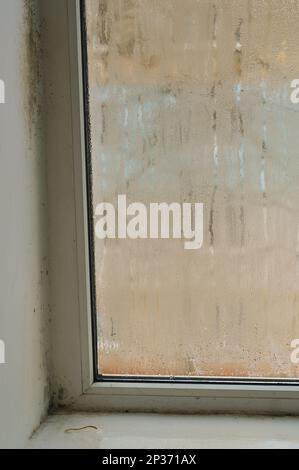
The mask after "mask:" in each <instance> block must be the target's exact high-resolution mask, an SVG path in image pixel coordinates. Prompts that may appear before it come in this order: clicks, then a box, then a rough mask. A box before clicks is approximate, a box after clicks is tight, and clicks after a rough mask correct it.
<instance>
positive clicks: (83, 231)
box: [44, 0, 299, 415]
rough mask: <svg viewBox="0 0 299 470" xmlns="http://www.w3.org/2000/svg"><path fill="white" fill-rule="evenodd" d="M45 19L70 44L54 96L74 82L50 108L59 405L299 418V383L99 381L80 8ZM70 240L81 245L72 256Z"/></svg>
mask: <svg viewBox="0 0 299 470" xmlns="http://www.w3.org/2000/svg"><path fill="white" fill-rule="evenodd" d="M44 13H45V14H46V16H48V15H49V18H50V19H49V23H48V36H47V39H46V43H47V46H48V47H49V48H50V50H51V47H52V45H53V42H55V41H63V40H64V41H67V42H68V44H66V45H65V50H64V51H62V52H61V53H60V57H58V58H55V59H53V60H52V63H50V65H49V69H48V70H49V74H50V75H51V74H52V79H53V81H52V83H51V92H52V93H53V89H54V95H55V88H56V89H57V90H58V89H59V87H61V76H62V77H63V76H64V78H65V79H66V80H69V83H68V85H67V84H65V85H64V87H65V94H64V98H63V101H62V102H61V100H60V99H59V96H57V99H52V100H50V102H49V104H48V106H51V107H52V109H49V110H48V127H49V128H48V130H47V137H48V139H47V140H48V144H47V152H48V161H49V167H50V170H49V173H50V176H49V194H50V204H51V201H52V210H51V208H50V235H51V234H52V236H53V241H52V250H50V256H52V258H53V260H52V276H60V277H62V280H61V283H62V285H65V286H66V288H65V291H63V289H62V288H61V287H60V284H59V285H57V286H55V285H54V286H53V288H52V297H53V299H54V302H53V323H54V327H52V344H53V374H52V383H53V389H54V395H53V399H54V404H55V405H64V406H67V407H69V408H71V409H76V410H89V411H92V410H93V411H94V410H99V411H115V410H117V411H154V412H155V411H156V412H185V413H197V412H198V413H199V412H204V413H213V412H218V413H219V412H223V413H242V412H244V413H268V414H272V415H276V414H299V384H298V382H293V383H292V382H291V381H286V382H285V383H283V382H279V381H277V380H276V381H275V380H273V381H272V382H269V381H268V383H258V382H253V383H250V381H248V382H246V381H243V383H241V382H239V383H237V382H236V383H233V382H232V381H231V382H230V383H224V382H221V381H218V382H217V383H216V382H214V383H213V382H212V381H210V382H209V383H208V382H205V383H200V382H196V383H195V382H194V383H176V382H173V383H172V382H167V383H155V382H150V383H147V382H142V381H139V382H138V383H137V382H136V383H135V382H131V381H130V382H124V381H122V382H117V381H111V382H109V381H108V382H107V381H105V382H95V381H94V364H93V344H92V343H93V333H92V314H91V300H90V275H89V273H90V265H89V260H90V256H89V240H88V214H87V187H86V171H87V169H86V158H85V157H86V155H85V151H86V146H85V116H84V97H83V82H82V80H83V79H82V49H81V46H82V44H81V20H80V0H51V2H48V0H44ZM57 15H59V16H60V23H61V24H60V27H59V22H58V23H57V21H56V17H57ZM51 18H52V21H51ZM64 27H66V28H67V29H68V31H67V32H66V31H65V30H64ZM63 54H65V55H66V56H68V60H67V61H64V60H63V57H64V56H63ZM57 67H61V70H60V75H61V76H60V78H59V79H57V80H56V78H55V77H56V74H57ZM53 83H54V84H53ZM68 87H69V88H68ZM67 91H69V94H68V93H67ZM58 113H64V116H65V117H66V118H67V119H68V122H64V124H63V125H64V126H65V132H66V133H67V132H68V133H69V136H68V137H69V140H70V141H71V142H70V143H71V145H68V146H66V145H65V143H63V142H61V141H59V139H56V140H55V132H57V130H58V127H57V126H58V125H61V123H60V124H58V123H57V122H56V119H57V115H58ZM51 116H52V118H51ZM66 137H67V135H66ZM49 142H50V143H49ZM54 152H55V156H54ZM61 159H65V166H61V167H59V165H62V164H61ZM57 172H58V173H57ZM51 175H52V176H51ZM57 175H58V176H57ZM54 192H55V196H54ZM66 194H67V197H68V204H69V205H72V204H73V207H72V209H73V218H72V222H73V224H68V226H63V227H60V226H61V225H62V224H61V220H62V219H63V213H61V212H62V209H61V208H60V204H61V199H60V198H62V197H65V195H66ZM51 212H52V219H51ZM57 212H58V214H57ZM59 217H60V218H59ZM56 219H57V220H56ZM51 220H52V225H51ZM59 222H60V225H59ZM70 226H71V228H70ZM72 230H73V233H72ZM67 231H68V232H67ZM70 236H71V237H73V240H74V243H73V245H72V247H71V248H68V247H67V243H69V238H70ZM68 250H69V251H68ZM64 252H68V253H69V254H70V255H71V254H72V253H73V254H74V257H75V259H76V263H75V268H74V269H73V270H69V271H68V270H67V266H66V263H67V259H63V256H61V253H64ZM50 264H51V260H50ZM54 284H55V283H54ZM64 292H65V295H63V294H64ZM68 303H70V305H68Z"/></svg>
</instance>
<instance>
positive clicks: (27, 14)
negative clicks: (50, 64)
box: [21, 0, 42, 137]
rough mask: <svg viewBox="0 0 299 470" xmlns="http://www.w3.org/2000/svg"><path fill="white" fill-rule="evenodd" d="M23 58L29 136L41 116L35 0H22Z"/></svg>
mask: <svg viewBox="0 0 299 470" xmlns="http://www.w3.org/2000/svg"><path fill="white" fill-rule="evenodd" d="M23 24H24V30H23V31H24V33H23V41H22V42H23V44H24V48H23V56H22V58H23V60H22V70H21V79H22V85H23V90H24V97H23V98H24V102H23V106H24V113H25V116H26V122H27V124H28V130H29V135H30V137H31V136H32V133H33V130H34V128H35V126H36V125H37V124H38V122H39V118H40V117H41V93H42V86H41V83H42V68H41V53H42V51H41V33H40V23H39V13H38V2H37V0H24V14H23Z"/></svg>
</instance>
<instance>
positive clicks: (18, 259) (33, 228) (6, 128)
mask: <svg viewBox="0 0 299 470" xmlns="http://www.w3.org/2000/svg"><path fill="white" fill-rule="evenodd" d="M0 8H1V15H0V78H1V79H3V80H4V81H5V85H6V103H5V104H0V159H1V160H0V161H1V170H0V214H1V225H0V228H1V229H0V247H1V248H0V253H1V268H0V338H1V339H2V340H4V341H5V346H6V364H4V365H0V447H23V446H24V445H25V442H26V440H27V439H28V437H29V436H30V435H31V434H32V432H33V431H34V429H35V428H36V427H38V425H39V423H40V421H41V419H42V417H43V416H44V415H45V413H46V410H47V408H48V396H49V386H48V376H47V361H48V359H47V349H48V341H47V333H46V331H47V327H48V310H49V309H48V299H47V293H48V268H47V215H46V211H47V205H46V180H45V159H44V152H43V132H42V119H41V115H42V99H41V97H42V90H41V86H40V84H41V83H42V81H41V67H40V61H39V57H40V48H39V36H40V32H39V19H38V12H37V10H36V2H34V1H21V0H1V3H0Z"/></svg>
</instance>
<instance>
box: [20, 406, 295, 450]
mask: <svg viewBox="0 0 299 470" xmlns="http://www.w3.org/2000/svg"><path fill="white" fill-rule="evenodd" d="M88 426H89V427H88ZM79 428H85V429H81V430H76V429H79ZM28 447H30V448H34V449H39V448H52V449H53V448H68V449H74V448H77V449H85V448H92V449H116V448H120V449H127V448H131V449H137V448H143V449H144V448H164V449H177V448H199V449H208V448H233V449H236V448H253V449H255V448H287V449H290V448H296V449H299V417H264V416H224V415H217V416H216V415H214V416H212V415H210V416H205V415H202V416H188V415H159V414H129V413H126V414H119V413H109V414H99V413H71V414H56V415H52V416H49V417H48V418H47V420H46V421H45V423H43V424H42V425H41V427H40V428H39V430H38V431H37V432H36V433H35V434H34V435H33V437H32V438H31V440H30V442H29V445H28Z"/></svg>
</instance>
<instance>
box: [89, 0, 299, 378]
mask: <svg viewBox="0 0 299 470" xmlns="http://www.w3.org/2000/svg"><path fill="white" fill-rule="evenodd" d="M85 6H86V30H87V56H86V57H87V61H88V64H86V66H88V97H89V113H90V114H89V117H90V119H89V121H88V122H89V123H90V126H89V129H88V130H89V133H90V147H89V151H90V155H89V156H90V166H91V168H90V169H91V171H90V175H91V176H90V191H91V192H92V197H91V198H90V217H91V218H92V227H91V230H92V236H93V243H92V248H93V249H92V256H93V262H92V265H93V268H94V272H93V273H92V276H93V280H94V302H95V305H94V309H95V315H96V324H97V330H96V357H97V361H98V365H97V375H98V376H100V378H105V376H119V377H121V376H136V377H137V376H147V377H156V378H161V377H164V378H169V377H178V378H179V377H183V378H186V377H192V378H194V377H197V378H200V377H227V378H234V377H239V378H240V377H242V378H261V379H263V378H287V379H293V378H296V377H297V376H298V373H299V370H298V366H297V365H296V364H294V363H293V362H292V361H291V349H290V347H291V342H292V340H293V339H294V338H296V335H298V319H297V317H298V315H297V312H298V309H299V303H298V302H299V300H298V299H299V297H298V280H299V279H298V276H299V271H298V266H299V265H298V233H299V232H298V230H299V229H298V227H299V226H298V220H299V219H298V216H299V211H298V205H297V199H298V195H299V194H298V193H299V190H298V183H297V181H298V177H299V167H298V164H297V149H298V142H297V140H298V133H297V131H296V129H297V128H298V124H299V115H298V113H297V108H296V105H294V104H292V102H291V101H290V93H291V89H290V83H291V81H292V79H293V78H294V77H295V76H299V63H298V60H297V58H296V56H297V50H296V47H294V38H296V37H297V36H298V33H297V24H298V20H299V3H298V2H291V3H290V2H289V1H276V0H269V1H266V2H259V1H253V2H247V1H245V0H244V1H243V0H241V1H216V2H215V1H214V0H213V1H212V0H205V1H197V0H187V1H184V2H182V1H180V0H166V1H163V2H161V1H155V0H130V1H125V0H120V1H107V0H97V1H90V0H86V2H85ZM86 98H87V95H86ZM103 202H105V203H106V205H105V204H104V205H103ZM162 202H164V203H167V205H168V208H170V207H171V204H173V203H175V204H176V206H175V208H176V209H178V210H180V209H181V208H182V207H183V204H186V203H187V204H188V203H190V204H193V205H194V204H195V203H202V204H203V208H204V212H203V221H204V222H203V240H204V241H203V244H202V246H200V248H199V249H190V250H186V249H184V242H185V240H184V237H182V236H180V235H181V233H180V231H179V234H178V236H177V237H176V236H175V233H174V230H172V229H173V227H174V224H175V214H174V212H173V211H172V210H170V211H169V212H170V213H168V214H167V216H169V224H170V225H169V231H168V234H169V237H162V236H159V235H158V236H156V237H151V236H150V234H151V233H152V232H151V230H152V229H151V227H150V224H151V223H155V222H152V220H151V219H150V217H149V213H150V208H151V206H152V205H153V204H159V203H162ZM136 203H141V206H138V205H137V206H136ZM130 204H131V206H130ZM134 204H135V206H134ZM128 207H131V213H130V214H128V213H126V211H130V210H129V209H128ZM140 207H141V209H142V210H143V211H144V208H145V209H146V210H147V211H148V212H147V213H144V214H141V213H140V210H141V209H140ZM122 211H123V212H122ZM136 215H138V216H139V217H137V219H138V220H136ZM142 215H144V217H145V218H146V222H145V226H143V227H140V224H142V222H141V219H140V217H141V216H142ZM150 215H152V214H150ZM160 215H161V214H160ZM164 215H165V214H164ZM181 215H182V214H181ZM162 216H163V214H162V215H161V220H160V222H161V225H162V223H163V221H162ZM171 217H172V220H170V219H171ZM122 218H126V221H125V222H124V223H125V224H129V223H130V220H131V221H132V220H133V225H134V227H133V232H132V236H129V235H130V233H129V231H130V229H129V225H128V226H127V225H126V226H125V227H124V228H121V227H120V225H121V222H122V220H124V219H122ZM134 218H135V219H134ZM121 219H122V220H121ZM131 228H132V227H131ZM181 228H182V227H181V226H180V227H179V229H180V230H181ZM190 228H191V227H190ZM134 230H135V231H134ZM161 230H162V229H161ZM134 235H135V236H134ZM156 235H157V234H156ZM160 235H161V234H160Z"/></svg>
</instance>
